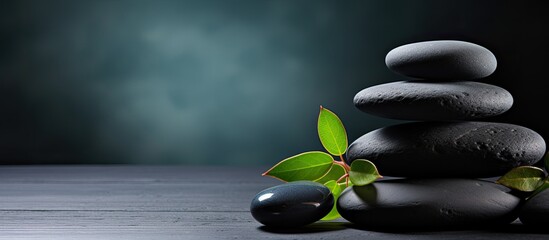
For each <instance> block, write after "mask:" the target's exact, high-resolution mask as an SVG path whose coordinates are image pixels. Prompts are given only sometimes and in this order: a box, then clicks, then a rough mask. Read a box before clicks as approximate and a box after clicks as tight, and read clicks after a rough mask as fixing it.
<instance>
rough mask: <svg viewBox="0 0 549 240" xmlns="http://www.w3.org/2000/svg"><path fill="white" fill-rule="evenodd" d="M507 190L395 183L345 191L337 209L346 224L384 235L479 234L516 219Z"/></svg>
mask: <svg viewBox="0 0 549 240" xmlns="http://www.w3.org/2000/svg"><path fill="white" fill-rule="evenodd" d="M509 191H510V190H509V189H508V188H506V187H504V186H501V185H498V184H495V183H492V182H488V181H482V180H474V179H449V178H442V179H397V180H386V181H378V182H375V183H373V184H370V185H366V186H362V187H356V186H354V187H350V188H347V189H345V191H344V192H343V193H342V194H341V196H340V197H339V198H338V200H337V209H338V211H339V213H340V214H341V216H342V217H343V218H345V219H346V220H348V221H350V222H352V223H354V224H357V225H361V226H363V227H365V228H367V229H374V230H376V229H379V230H384V231H401V230H434V229H447V228H456V229H460V228H479V227H486V226H491V225H498V224H507V223H510V222H512V221H513V220H515V219H516V218H517V208H518V206H519V204H520V201H521V200H520V199H519V198H518V197H516V196H514V195H512V194H510V193H509Z"/></svg>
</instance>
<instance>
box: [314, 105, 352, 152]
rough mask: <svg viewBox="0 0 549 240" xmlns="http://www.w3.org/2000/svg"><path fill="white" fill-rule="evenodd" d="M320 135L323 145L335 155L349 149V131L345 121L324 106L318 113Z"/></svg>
mask: <svg viewBox="0 0 549 240" xmlns="http://www.w3.org/2000/svg"><path fill="white" fill-rule="evenodd" d="M318 137H319V138H320V142H321V143H322V146H324V148H326V150H327V151H328V152H329V153H330V154H332V155H334V156H341V155H343V154H344V153H345V151H347V145H348V142H347V133H346V132H345V127H343V123H342V122H341V120H340V119H339V117H337V115H335V113H333V112H332V111H330V110H328V109H326V108H323V107H322V106H320V113H319V114H318Z"/></svg>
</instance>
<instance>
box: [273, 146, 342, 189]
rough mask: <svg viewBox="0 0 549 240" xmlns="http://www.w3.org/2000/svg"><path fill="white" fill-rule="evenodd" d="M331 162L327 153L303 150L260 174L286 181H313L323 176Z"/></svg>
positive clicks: (332, 160)
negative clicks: (303, 151)
mask: <svg viewBox="0 0 549 240" xmlns="http://www.w3.org/2000/svg"><path fill="white" fill-rule="evenodd" d="M333 162H334V159H333V158H332V156H330V155H329V154H327V153H324V152H318V151H313V152H305V153H301V154H298V155H295V156H292V157H289V158H286V159H284V160H282V161H280V162H279V163H277V164H276V165H274V166H273V167H272V168H271V169H269V170H267V171H266V172H265V173H263V174H262V175H263V176H271V177H274V178H277V179H280V180H282V181H286V182H291V181H298V180H309V181H313V180H316V179H319V178H320V177H322V176H324V175H325V174H326V173H327V172H328V170H330V167H331V166H332V164H333Z"/></svg>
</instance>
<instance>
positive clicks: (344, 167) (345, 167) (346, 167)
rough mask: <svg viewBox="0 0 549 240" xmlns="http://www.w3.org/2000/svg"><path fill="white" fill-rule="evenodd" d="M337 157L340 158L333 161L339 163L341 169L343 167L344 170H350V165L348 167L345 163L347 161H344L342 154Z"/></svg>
mask: <svg viewBox="0 0 549 240" xmlns="http://www.w3.org/2000/svg"><path fill="white" fill-rule="evenodd" d="M339 159H341V160H340V161H338V160H335V159H334V163H335V164H337V165H339V166H342V167H343V169H345V172H349V171H351V167H349V165H347V163H346V162H345V159H343V155H339Z"/></svg>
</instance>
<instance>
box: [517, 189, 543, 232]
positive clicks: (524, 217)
mask: <svg viewBox="0 0 549 240" xmlns="http://www.w3.org/2000/svg"><path fill="white" fill-rule="evenodd" d="M548 218H549V190H545V191H543V192H540V193H538V194H537V195H535V196H533V197H532V198H530V199H528V200H527V201H526V203H524V206H523V207H522V208H521V210H520V213H519V219H520V221H521V222H522V223H523V224H526V225H529V226H533V227H542V228H540V229H547V228H546V227H547V219H548Z"/></svg>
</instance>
